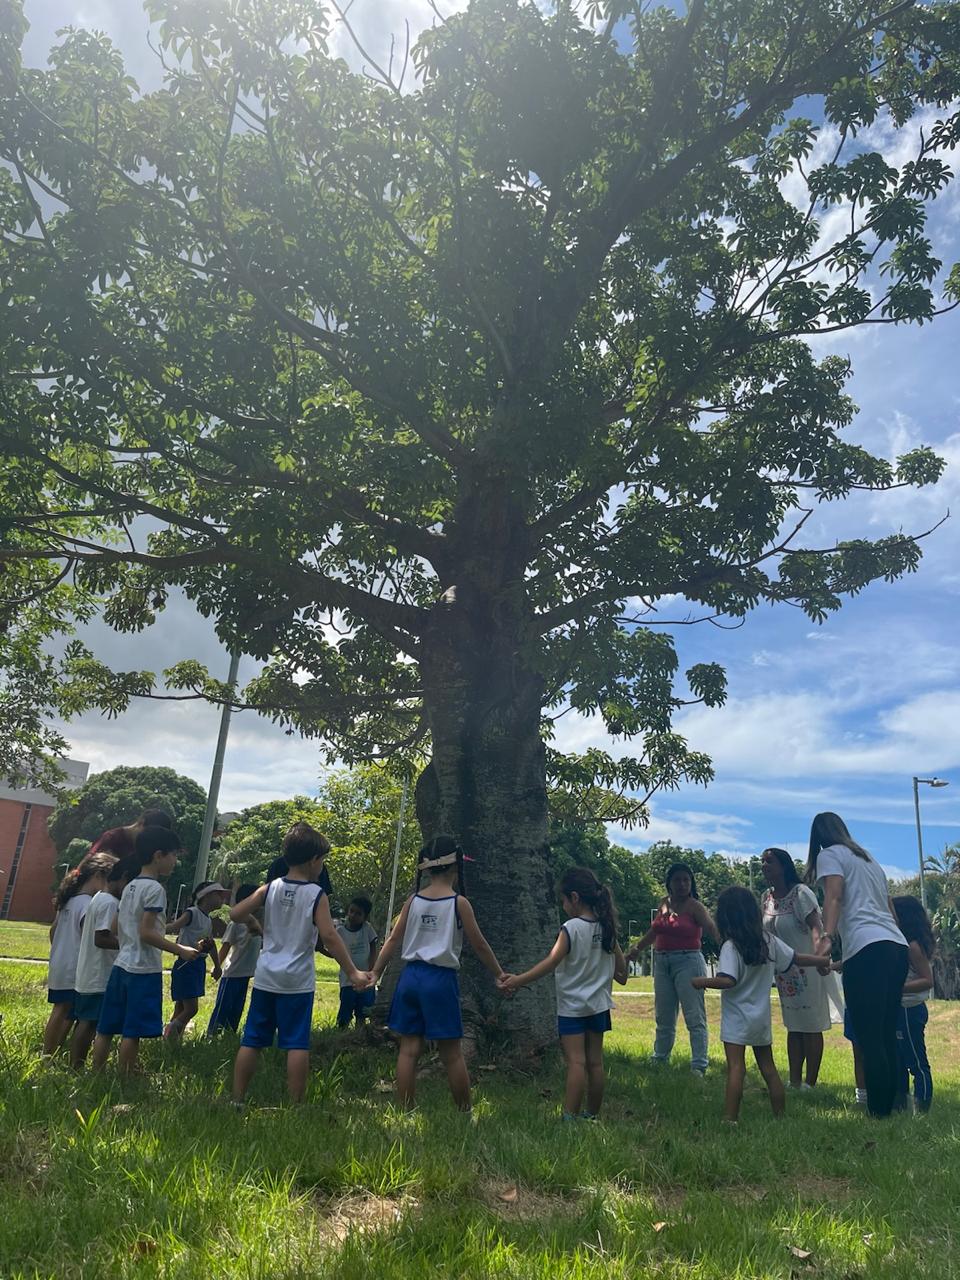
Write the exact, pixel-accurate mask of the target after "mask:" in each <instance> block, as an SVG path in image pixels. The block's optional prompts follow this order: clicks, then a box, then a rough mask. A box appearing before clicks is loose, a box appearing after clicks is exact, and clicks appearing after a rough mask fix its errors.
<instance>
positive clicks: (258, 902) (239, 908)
mask: <svg viewBox="0 0 960 1280" xmlns="http://www.w3.org/2000/svg"><path fill="white" fill-rule="evenodd" d="M269 888H270V886H269V885H268V884H262V885H261V886H260V888H259V889H258V890H257V891H256V893H251V895H250V897H249V898H244V899H243V901H242V902H238V903H236V904H235V905H234V906H232V907H231V908H230V919H231V920H233V921H234V923H236V924H245V925H247V926H248V927H249V924H250V917H251V916H252V915H253V913H254V912H255V911H259V910H260V908H261V907H262V906H263V904H264V902H266V900H267V890H268V889H269ZM261 932H262V930H261Z"/></svg>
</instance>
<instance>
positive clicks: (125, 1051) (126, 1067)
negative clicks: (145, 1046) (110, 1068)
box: [117, 1036, 140, 1075]
mask: <svg viewBox="0 0 960 1280" xmlns="http://www.w3.org/2000/svg"><path fill="white" fill-rule="evenodd" d="M117 1065H118V1066H119V1068H120V1070H121V1071H122V1072H123V1074H124V1075H134V1074H135V1073H136V1071H137V1069H138V1067H139V1065H140V1039H139V1037H132V1036H121V1037H120V1048H119V1049H118V1050H117Z"/></svg>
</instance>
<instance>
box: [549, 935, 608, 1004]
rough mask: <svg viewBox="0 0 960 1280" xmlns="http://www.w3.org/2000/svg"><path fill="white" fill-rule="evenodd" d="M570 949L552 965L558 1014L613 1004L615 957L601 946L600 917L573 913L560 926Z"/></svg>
mask: <svg viewBox="0 0 960 1280" xmlns="http://www.w3.org/2000/svg"><path fill="white" fill-rule="evenodd" d="M563 931H564V933H565V934H566V935H567V939H568V940H569V943H570V950H569V951H568V952H567V954H566V955H565V956H564V957H563V959H562V960H561V961H560V963H559V964H558V965H557V967H556V969H554V971H553V973H554V977H555V978H556V982H557V1014H558V1016H559V1017H561V1018H587V1017H589V1016H590V1015H591V1014H593V1013H603V1012H605V1010H607V1009H612V1008H613V997H612V996H611V994H610V988H611V984H612V982H613V970H614V968H615V966H616V961H615V959H614V955H613V952H612V951H604V949H603V928H602V926H601V924H600V921H599V920H581V919H580V918H579V917H578V916H574V917H573V918H572V919H570V920H568V921H567V922H566V924H565V925H564V926H563Z"/></svg>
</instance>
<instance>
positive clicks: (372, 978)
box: [350, 969, 377, 991]
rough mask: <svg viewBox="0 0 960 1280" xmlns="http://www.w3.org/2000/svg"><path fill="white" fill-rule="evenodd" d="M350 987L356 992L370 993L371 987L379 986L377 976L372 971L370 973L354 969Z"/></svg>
mask: <svg viewBox="0 0 960 1280" xmlns="http://www.w3.org/2000/svg"><path fill="white" fill-rule="evenodd" d="M350 985H351V986H352V987H353V989H354V991H369V990H370V988H371V987H375V986H376V985H377V975H376V974H375V973H373V972H372V971H370V972H368V971H365V970H363V969H354V971H353V977H352V978H351V979H350Z"/></svg>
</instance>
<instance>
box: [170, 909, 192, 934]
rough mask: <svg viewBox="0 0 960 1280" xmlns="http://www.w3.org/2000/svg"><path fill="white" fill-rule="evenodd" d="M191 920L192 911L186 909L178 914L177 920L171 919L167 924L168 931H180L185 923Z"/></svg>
mask: <svg viewBox="0 0 960 1280" xmlns="http://www.w3.org/2000/svg"><path fill="white" fill-rule="evenodd" d="M189 922H190V912H189V911H184V912H183V913H182V914H181V915H179V916H177V918H176V920H171V921H170V923H169V924H168V925H167V933H179V932H180V930H181V929H182V928H184V926H185V925H187V924H189Z"/></svg>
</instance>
